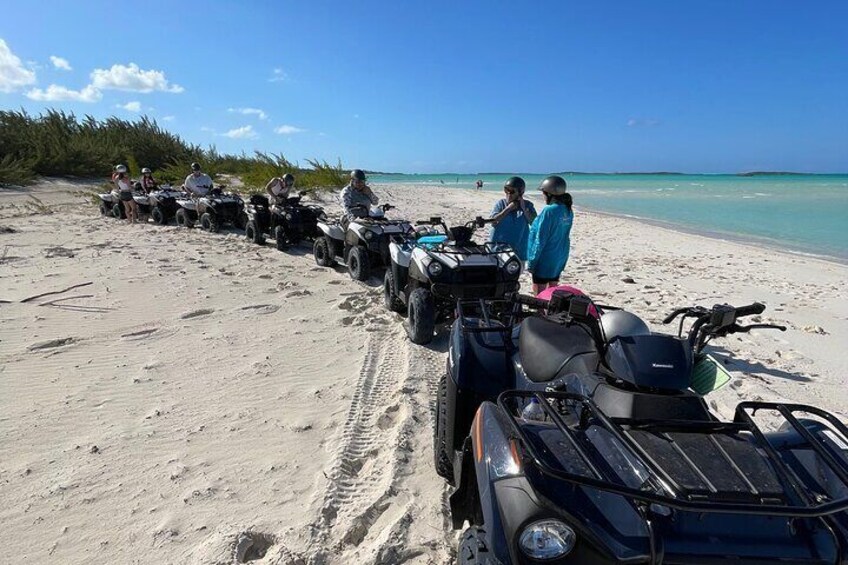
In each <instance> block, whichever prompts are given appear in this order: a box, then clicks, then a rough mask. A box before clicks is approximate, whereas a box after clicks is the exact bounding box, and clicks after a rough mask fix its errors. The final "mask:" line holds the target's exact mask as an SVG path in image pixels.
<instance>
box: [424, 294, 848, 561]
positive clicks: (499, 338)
mask: <svg viewBox="0 0 848 565" xmlns="http://www.w3.org/2000/svg"><path fill="white" fill-rule="evenodd" d="M517 301H518V302H521V303H524V304H527V305H530V306H532V307H534V308H539V309H544V311H545V313H544V314H543V315H534V316H528V317H524V312H517V313H516V320H518V319H521V318H524V319H523V321H522V322H521V323H520V324H502V323H488V322H487V321H486V320H481V319H464V318H460V319H459V320H457V322H456V323H455V325H454V328H455V330H456V333H455V334H454V335H452V339H451V351H450V354H449V362H448V374H447V378H446V379H443V380H442V382H441V383H440V390H439V398H438V405H437V422H436V426H435V434H434V439H435V448H436V465H437V470H438V472H439V474H441V475H443V476H446V477H447V478H448V479H449V480H450V481H451V482H454V483H455V484H456V485H457V488H456V490H455V491H454V492H453V494H452V495H451V498H450V505H451V512H452V518H453V524H454V527H456V528H460V527H462V525H463V523H464V522H465V521H466V520H467V521H468V522H469V523H470V527H469V528H468V529H467V530H466V531H465V533H464V534H463V536H462V540H461V542H460V548H459V562H460V563H501V564H508V563H539V562H544V563H561V564H578V563H579V564H583V563H597V564H613V563H651V564H659V563H675V564H688V563H703V564H714V563H715V564H718V563H728V564H730V563H732V564H741V563H758V564H760V563H775V564H777V563H789V562H791V563H833V564H836V563H844V562H843V561H840V559H841V557H840V556H844V555H845V554H846V550H848V514H846V510H848V428H846V426H845V425H843V424H842V423H841V422H840V421H839V420H838V419H837V418H836V417H834V416H833V415H832V414H830V413H828V412H825V411H824V410H820V409H818V408H814V407H811V406H802V405H791V404H779V403H768V402H743V403H741V404H739V405H738V406H737V408H736V414H735V418H734V421H733V422H723V421H721V420H720V419H719V418H718V417H717V416H716V415H715V414H713V413H712V412H710V410H709V409H708V407H707V404H706V403H705V402H704V400H703V398H702V396H701V395H700V394H698V393H696V392H694V391H693V387H694V386H695V385H696V383H695V382H694V381H695V376H696V375H699V376H703V375H704V374H705V372H704V369H703V366H701V365H700V364H701V363H703V362H704V361H705V359H707V357H706V356H705V355H704V352H703V347H704V345H705V344H706V343H708V342H709V340H711V339H712V338H715V337H723V336H726V335H729V334H732V333H740V332H747V331H750V330H751V329H753V328H766V327H777V328H778V329H780V327H778V326H771V325H766V324H754V325H750V326H744V325H742V324H740V323H739V320H740V319H741V318H742V317H744V316H749V315H753V314H758V313H760V312H762V311H763V308H764V307H763V306H762V305H761V304H755V305H752V306H748V307H742V308H734V307H732V306H728V305H717V306H714V307H713V308H711V309H705V308H687V309H683V310H681V311H677V312H675V314H673V315H672V316H670V317H669V318H668V319H667V320H666V321H667V322H670V321H672V319H673V318H674V316H676V315H680V314H682V315H683V316H684V317H685V318H692V319H694V323H693V324H692V325H691V327H690V330H689V332H688V336H686V337H683V334H682V329H683V323H682V322H681V328H680V331H679V332H678V335H677V336H670V335H663V334H654V333H636V334H633V335H628V334H626V333H625V334H621V335H607V334H608V333H612V332H605V330H604V321H603V317H604V316H605V315H607V313H608V312H610V311H611V309H609V308H607V309H606V310H605V309H604V308H602V307H598V306H597V305H593V303H592V302H591V300H589V299H587V298H585V297H580V296H575V295H560V296H558V295H557V294H556V293H555V294H554V298H553V299H552V300H551V301H550V302H547V301H538V300H536V299H533V298H529V297H521V298H519V299H518V300H517ZM699 367H701V368H700V369H699ZM707 373H708V371H707ZM699 386H700V385H699ZM757 413H759V414H760V415H762V414H769V415H771V416H776V417H779V418H780V420H781V421H782V422H783V425H782V427H780V429H779V431H773V432H767V431H765V430H764V429H763V428H762V427H761V425H758V423H757V421H756V419H755V416H756V415H757ZM757 419H759V418H757ZM469 432H470V435H469Z"/></svg>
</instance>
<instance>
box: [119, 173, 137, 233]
mask: <svg viewBox="0 0 848 565" xmlns="http://www.w3.org/2000/svg"><path fill="white" fill-rule="evenodd" d="M124 169H126V167H124ZM116 175H117V176H116V177H115V186H117V187H118V194H119V195H120V198H121V202H123V203H124V211H125V212H126V215H127V221H128V222H129V223H132V224H134V223H136V222H137V221H138V204H136V202H135V200H133V187H132V183H131V182H130V177H129V176H128V175H127V173H126V172H118V173H116Z"/></svg>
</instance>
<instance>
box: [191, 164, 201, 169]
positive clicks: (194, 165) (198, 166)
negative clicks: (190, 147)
mask: <svg viewBox="0 0 848 565" xmlns="http://www.w3.org/2000/svg"><path fill="white" fill-rule="evenodd" d="M191 170H192V171H199V170H200V165H199V164H198V163H192V164H191Z"/></svg>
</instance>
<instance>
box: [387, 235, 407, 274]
mask: <svg viewBox="0 0 848 565" xmlns="http://www.w3.org/2000/svg"><path fill="white" fill-rule="evenodd" d="M389 256H390V257H391V258H392V263H396V264H397V265H400V266H401V267H404V268H406V267H409V252H408V251H404V250H403V247H402V246H401V245H400V244H398V243H395V242H394V241H393V242H391V243H389Z"/></svg>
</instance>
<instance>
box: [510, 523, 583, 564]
mask: <svg viewBox="0 0 848 565" xmlns="http://www.w3.org/2000/svg"><path fill="white" fill-rule="evenodd" d="M576 542H577V535H576V534H575V533H574V530H572V529H571V528H570V527H568V526H567V525H565V524H564V523H562V522H560V521H559V520H540V521H538V522H533V523H532V524H530V525H529V526H527V527H526V528H524V531H522V532H521V537H520V538H519V539H518V546H519V547H520V548H521V551H523V552H524V554H525V555H527V556H528V557H530V558H532V559H539V560H548V559H557V558H559V557H564V556H565V555H568V553H569V552H570V551H571V550H572V549H574V545H575V543H576Z"/></svg>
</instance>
